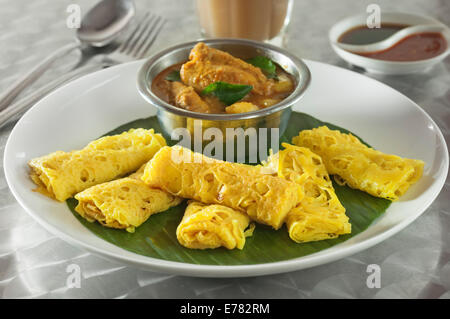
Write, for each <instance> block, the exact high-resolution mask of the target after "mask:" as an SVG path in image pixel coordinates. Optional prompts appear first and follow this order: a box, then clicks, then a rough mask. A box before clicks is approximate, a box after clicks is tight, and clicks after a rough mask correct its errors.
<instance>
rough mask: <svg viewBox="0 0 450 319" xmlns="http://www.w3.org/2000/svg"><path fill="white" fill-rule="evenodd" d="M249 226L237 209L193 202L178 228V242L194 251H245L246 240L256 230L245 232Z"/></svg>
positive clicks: (246, 217) (251, 229) (246, 218)
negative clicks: (222, 249)
mask: <svg viewBox="0 0 450 319" xmlns="http://www.w3.org/2000/svg"><path fill="white" fill-rule="evenodd" d="M249 222H250V219H249V217H248V216H247V215H246V214H245V213H243V212H240V211H237V210H235V209H232V208H229V207H226V206H223V205H207V204H203V203H200V202H196V201H190V202H189V205H188V206H187V208H186V211H185V213H184V216H183V219H182V220H181V223H180V225H179V226H178V228H177V238H178V242H179V243H180V244H181V245H183V246H184V247H187V248H192V249H207V248H218V247H222V246H223V247H225V248H227V249H234V248H238V249H242V248H244V244H245V237H248V236H251V235H252V232H253V228H254V226H253V227H250V229H249V230H247V231H246V228H247V227H248V225H249Z"/></svg>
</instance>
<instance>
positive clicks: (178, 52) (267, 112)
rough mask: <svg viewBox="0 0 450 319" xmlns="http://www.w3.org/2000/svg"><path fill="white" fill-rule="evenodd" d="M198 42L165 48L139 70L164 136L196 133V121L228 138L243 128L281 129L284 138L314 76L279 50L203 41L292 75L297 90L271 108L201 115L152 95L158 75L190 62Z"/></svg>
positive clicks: (236, 42) (141, 89) (143, 91)
mask: <svg viewBox="0 0 450 319" xmlns="http://www.w3.org/2000/svg"><path fill="white" fill-rule="evenodd" d="M197 42H198V41H195V42H187V43H183V44H179V45H176V46H173V47H170V48H168V49H165V50H163V51H161V52H159V53H157V54H155V55H153V56H152V57H151V58H149V59H148V60H147V62H145V64H144V65H143V66H142V68H141V69H140V71H139V75H138V88H139V92H140V94H141V95H142V96H143V97H144V99H145V100H146V101H148V102H149V103H151V104H152V105H154V106H156V107H157V117H158V120H159V122H160V125H161V127H162V128H163V130H164V133H165V134H167V135H168V136H170V135H171V132H173V131H174V130H175V129H177V128H180V127H181V128H187V129H188V130H189V131H190V132H191V134H192V133H193V128H194V121H195V127H199V126H200V127H201V128H202V129H206V128H210V127H215V128H219V129H221V131H222V132H223V134H224V136H226V131H225V129H226V128H238V127H242V128H243V129H246V128H249V127H254V128H256V129H258V128H279V134H280V136H281V134H283V132H284V130H285V129H286V127H287V123H288V121H289V117H290V115H291V112H292V106H293V105H294V104H295V103H297V102H298V101H299V100H300V98H301V97H302V95H303V93H304V92H305V90H306V88H307V87H308V85H309V82H310V78H311V75H310V72H309V69H308V67H307V66H306V65H305V63H303V61H302V60H300V59H299V58H297V57H296V56H294V55H292V54H291V53H289V52H287V51H286V50H284V49H281V48H279V47H276V46H273V45H269V44H266V43H261V42H256V41H250V40H241V39H210V40H202V42H204V43H206V44H207V45H208V46H210V47H213V48H216V49H219V50H223V51H226V52H228V53H230V54H232V55H233V56H236V57H240V58H250V57H254V56H257V55H263V56H266V57H268V58H270V59H272V60H273V61H275V62H276V63H278V65H280V66H281V67H282V68H283V69H284V70H285V71H286V72H288V73H289V74H291V75H292V76H293V77H294V79H295V82H296V87H295V90H294V91H293V92H292V94H291V95H289V96H288V97H287V98H286V99H284V100H283V101H281V102H280V103H278V104H275V105H273V106H271V107H267V108H265V109H261V110H258V111H254V112H248V113H239V114H205V113H197V112H192V111H187V110H184V109H181V108H178V107H176V106H173V105H170V104H168V103H166V102H165V101H163V100H161V99H160V98H159V97H157V96H156V94H155V93H153V92H152V90H151V83H152V81H153V79H154V78H155V77H156V75H158V74H159V73H160V72H161V71H163V70H164V69H166V68H168V67H169V66H171V65H173V64H177V63H182V62H184V61H187V60H188V59H189V52H190V51H191V49H192V48H193V47H194V46H195V44H197Z"/></svg>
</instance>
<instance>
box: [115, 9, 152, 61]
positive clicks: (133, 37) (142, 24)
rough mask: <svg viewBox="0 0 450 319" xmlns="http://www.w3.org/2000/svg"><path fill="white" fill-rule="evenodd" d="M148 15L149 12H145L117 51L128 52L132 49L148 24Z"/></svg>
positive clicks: (149, 15)
mask: <svg viewBox="0 0 450 319" xmlns="http://www.w3.org/2000/svg"><path fill="white" fill-rule="evenodd" d="M149 17H151V14H150V13H149V12H146V13H145V15H144V16H143V17H142V19H141V20H140V21H139V23H138V24H137V25H136V27H135V29H134V30H133V32H132V33H131V34H130V35H129V37H128V39H127V41H126V42H124V43H123V46H122V48H120V50H119V52H123V53H125V54H129V53H130V52H131V51H132V50H133V49H134V47H135V45H136V42H137V41H138V40H139V38H140V37H141V34H142V32H143V30H145V28H146V27H147V25H148V22H147V20H148V19H149Z"/></svg>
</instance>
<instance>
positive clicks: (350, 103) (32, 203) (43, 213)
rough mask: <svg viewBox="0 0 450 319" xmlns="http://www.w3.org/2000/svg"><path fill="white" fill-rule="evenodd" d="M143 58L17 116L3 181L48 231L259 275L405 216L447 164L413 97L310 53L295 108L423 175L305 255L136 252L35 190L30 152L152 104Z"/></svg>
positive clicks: (370, 238) (173, 265)
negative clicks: (416, 163) (200, 258)
mask: <svg viewBox="0 0 450 319" xmlns="http://www.w3.org/2000/svg"><path fill="white" fill-rule="evenodd" d="M141 64H142V61H138V62H134V63H129V64H124V65H121V66H117V67H114V68H110V69H107V70H103V71H100V72H97V73H94V74H91V75H88V76H86V77H83V78H81V79H79V80H76V81H74V82H72V83H70V84H68V85H66V86H64V87H63V88H61V89H59V90H57V91H55V92H54V93H52V94H50V95H49V96H47V97H46V98H44V99H43V100H42V101H40V102H39V103H37V104H36V105H35V106H34V107H33V108H32V109H31V110H30V111H28V112H27V113H26V114H25V116H24V117H23V118H22V119H21V120H20V121H19V122H18V123H17V125H16V126H15V128H14V129H13V131H12V133H11V135H10V137H9V139H8V142H7V144H6V148H5V158H4V167H5V174H6V179H7V181H8V185H9V187H10V188H11V191H12V193H13V194H14V196H15V197H16V199H17V201H18V202H19V203H20V204H21V205H22V206H23V207H24V208H25V209H26V211H27V212H28V213H29V214H30V215H31V216H32V217H33V218H35V219H36V220H37V221H38V222H39V223H40V224H41V225H42V226H44V227H45V228H46V229H48V230H49V231H50V232H53V233H55V234H56V235H58V236H60V237H61V238H62V239H64V240H66V241H68V242H70V243H72V244H74V245H76V246H80V247H82V248H85V249H87V250H89V251H92V252H95V253H98V254H100V255H103V256H105V257H107V258H110V259H114V260H119V261H122V262H124V263H127V264H132V265H135V266H138V267H141V268H145V269H150V270H155V271H160V272H167V273H174V274H182V275H191V276H204V277H238V276H257V275H264V274H273V273H281V272H287V271H292V270H296V269H303V268H308V267H312V266H316V265H320V264H324V263H328V262H331V261H334V260H337V259H339V258H343V257H345V256H348V255H351V254H354V253H356V252H359V251H361V250H363V249H366V248H368V247H371V246H373V245H375V244H377V243H379V242H381V241H382V240H384V239H386V238H388V237H390V236H392V235H393V234H395V233H397V232H399V231H400V230H401V229H403V228H404V227H406V226H407V225H408V224H410V223H412V222H413V221H414V220H415V219H416V218H417V217H418V216H420V214H422V213H423V212H424V211H425V209H426V208H427V207H428V206H429V205H430V204H431V203H432V201H433V200H434V199H435V198H436V196H437V195H438V193H439V191H440V190H441V188H442V186H443V184H444V181H445V178H446V175H447V172H448V151H447V147H446V144H445V142H444V138H443V136H442V133H441V132H440V130H439V128H438V127H437V126H436V124H435V123H434V122H433V121H432V120H431V118H430V117H429V116H428V115H427V114H426V113H425V112H424V111H423V110H422V109H421V108H420V107H419V106H417V105H416V104H415V103H414V102H412V101H411V100H409V99H408V98H407V97H405V96H404V95H402V94H400V93H399V92H397V91H395V90H393V89H392V88H390V87H388V86H386V85H384V84H382V83H380V82H377V81H375V80H372V79H370V78H367V77H364V76H362V75H360V74H357V73H354V72H350V71H347V70H345V69H341V68H337V67H334V66H330V65H326V64H322V63H318V62H312V61H307V64H308V66H309V67H310V69H311V73H312V83H311V86H310V88H309V89H308V90H307V92H306V94H305V96H304V98H303V99H302V100H301V102H300V105H298V106H297V110H298V111H302V112H306V113H309V114H311V115H313V116H315V117H317V118H319V119H321V120H323V121H328V122H331V123H333V124H337V125H339V126H341V127H344V128H346V129H349V130H351V131H352V132H354V133H355V134H357V135H359V136H360V137H361V138H363V139H364V140H365V141H367V142H369V143H370V144H371V145H373V146H374V147H375V148H378V149H380V150H382V151H384V152H387V153H394V154H398V155H401V156H405V157H410V158H416V159H421V160H424V161H425V162H426V166H425V173H424V174H425V176H424V177H423V178H422V179H421V180H420V181H419V182H418V183H417V184H416V185H414V186H413V187H412V188H411V189H410V190H409V191H408V192H407V194H406V195H405V196H403V197H402V198H401V200H400V201H398V202H395V203H393V204H392V205H391V206H390V207H389V208H388V210H387V211H386V213H385V214H384V215H383V216H382V217H380V218H379V219H378V220H377V221H376V222H375V223H374V224H373V225H371V226H370V227H369V228H368V229H367V230H366V231H364V232H363V233H361V234H359V235H357V236H355V237H352V238H351V239H349V240H347V241H346V242H344V243H341V244H339V245H336V246H333V247H331V248H329V249H326V250H323V251H320V252H318V253H314V254H311V255H308V256H305V257H301V258H296V259H291V260H287V261H281V262H276V263H267V264H257V265H242V266H211V265H193V264H186V263H179V262H171V261H165V260H160V259H154V258H149V257H146V256H142V255H138V254H135V253H132V252H129V251H126V250H124V249H122V248H119V247H117V246H114V245H113V244H110V243H109V242H106V241H105V240H103V239H101V238H99V237H97V236H96V235H94V234H93V233H92V232H90V231H89V230H88V229H87V228H85V227H84V226H83V225H82V224H81V223H80V222H78V220H77V219H76V218H75V217H74V216H73V215H72V213H71V212H70V210H69V209H68V208H67V206H66V204H65V203H58V202H56V201H53V200H51V199H49V198H47V197H45V196H43V195H41V194H39V193H36V192H32V191H31V189H33V188H34V185H33V183H32V182H31V181H30V179H29V177H28V168H27V161H28V160H29V159H31V158H33V157H36V156H41V155H44V154H47V153H50V152H54V151H56V150H63V151H70V150H73V149H78V148H82V147H83V146H84V145H86V144H87V143H88V142H90V141H92V140H94V139H96V138H98V137H99V136H100V135H102V134H104V133H106V132H108V131H110V130H112V129H114V128H116V127H118V126H119V125H121V124H124V123H127V122H129V121H132V120H135V119H138V118H144V117H148V116H150V115H153V114H154V113H155V109H154V108H153V107H152V106H150V105H149V104H147V103H146V102H144V100H143V99H142V98H141V97H140V96H139V93H138V91H137V89H136V74H137V71H138V69H139V67H140V66H141Z"/></svg>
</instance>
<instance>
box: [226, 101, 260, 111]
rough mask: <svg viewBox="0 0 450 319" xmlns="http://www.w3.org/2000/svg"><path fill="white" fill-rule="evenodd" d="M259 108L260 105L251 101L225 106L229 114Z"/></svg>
mask: <svg viewBox="0 0 450 319" xmlns="http://www.w3.org/2000/svg"><path fill="white" fill-rule="evenodd" d="M258 110H259V107H257V106H256V105H255V104H252V103H249V102H237V103H234V104H233V105H230V106H228V107H227V108H225V112H227V113H228V114H236V113H247V112H253V111H258Z"/></svg>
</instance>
